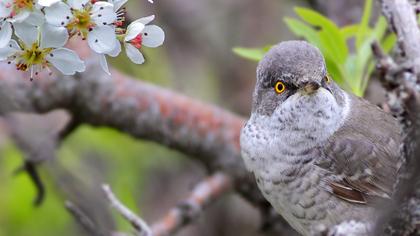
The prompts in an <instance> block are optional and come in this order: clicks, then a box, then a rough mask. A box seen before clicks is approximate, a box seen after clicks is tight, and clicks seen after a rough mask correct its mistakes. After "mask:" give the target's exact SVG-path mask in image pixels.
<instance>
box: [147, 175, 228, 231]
mask: <svg viewBox="0 0 420 236" xmlns="http://www.w3.org/2000/svg"><path fill="white" fill-rule="evenodd" d="M231 188H232V181H231V178H230V177H229V176H227V175H225V174H222V173H216V174H214V175H212V176H210V177H208V178H207V179H205V180H203V181H202V182H201V183H199V184H198V185H197V186H196V187H195V188H194V189H193V190H192V192H191V194H190V195H189V196H188V198H186V199H185V200H183V201H182V202H181V203H180V204H178V205H177V206H176V207H174V208H172V209H171V210H170V211H169V212H168V213H167V214H166V215H165V216H164V217H163V218H162V219H160V220H158V221H157V222H156V223H155V224H153V225H152V232H153V236H169V235H174V233H176V232H177V231H178V230H179V229H181V228H182V227H183V226H185V225H187V224H189V223H190V222H192V221H194V220H195V219H197V217H198V216H199V215H201V213H202V211H203V210H204V208H205V207H206V206H208V205H209V204H210V203H212V202H213V201H215V200H216V199H218V198H219V197H221V196H222V195H224V194H225V193H227V192H228V191H229V190H231Z"/></svg>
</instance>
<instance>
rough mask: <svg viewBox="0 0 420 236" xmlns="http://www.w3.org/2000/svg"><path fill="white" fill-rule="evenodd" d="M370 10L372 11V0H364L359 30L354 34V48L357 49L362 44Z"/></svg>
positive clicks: (366, 30) (367, 26)
mask: <svg viewBox="0 0 420 236" xmlns="http://www.w3.org/2000/svg"><path fill="white" fill-rule="evenodd" d="M371 12H372V0H366V1H365V6H364V8H363V15H362V19H361V21H360V24H359V31H358V33H357V35H356V49H359V48H360V47H361V46H362V44H363V41H364V39H365V38H366V35H367V32H368V29H369V19H370V14H371Z"/></svg>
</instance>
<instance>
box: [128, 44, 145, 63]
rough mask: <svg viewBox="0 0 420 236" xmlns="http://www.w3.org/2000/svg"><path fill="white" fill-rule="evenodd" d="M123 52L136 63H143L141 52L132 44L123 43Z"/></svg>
mask: <svg viewBox="0 0 420 236" xmlns="http://www.w3.org/2000/svg"><path fill="white" fill-rule="evenodd" d="M125 52H126V53H127V56H128V58H130V60H131V61H132V62H134V63H136V64H143V63H144V57H143V54H142V53H141V52H140V51H139V50H138V49H137V48H136V47H134V46H133V45H131V44H129V43H126V44H125Z"/></svg>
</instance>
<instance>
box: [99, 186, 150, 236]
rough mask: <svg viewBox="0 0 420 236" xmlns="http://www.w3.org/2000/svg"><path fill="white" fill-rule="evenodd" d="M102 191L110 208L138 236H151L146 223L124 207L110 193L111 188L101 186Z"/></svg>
mask: <svg viewBox="0 0 420 236" xmlns="http://www.w3.org/2000/svg"><path fill="white" fill-rule="evenodd" d="M102 190H103V191H104V193H105V195H106V197H107V199H108V201H109V202H110V203H111V206H112V207H114V208H115V209H116V210H117V211H118V212H119V213H120V214H121V215H122V216H123V217H124V218H125V219H126V220H128V221H129V222H130V224H131V225H132V226H133V227H134V229H135V230H136V231H137V232H138V234H139V235H140V236H152V235H153V234H152V231H151V230H150V227H149V226H148V225H147V223H146V222H145V221H144V220H142V219H141V218H140V217H139V216H137V215H136V214H135V213H134V212H132V211H131V210H130V209H129V208H128V207H126V206H125V205H124V204H123V203H121V201H120V200H118V198H117V197H116V196H115V194H114V193H113V192H112V190H111V187H110V186H109V185H107V184H103V185H102Z"/></svg>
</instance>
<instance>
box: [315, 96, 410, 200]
mask: <svg viewBox="0 0 420 236" xmlns="http://www.w3.org/2000/svg"><path fill="white" fill-rule="evenodd" d="M351 100H352V107H358V109H352V113H351V116H350V118H349V119H347V120H346V121H345V123H344V125H343V126H342V127H341V128H340V129H339V130H338V131H336V133H335V134H334V135H333V136H332V137H331V138H330V139H329V140H328V141H327V142H326V144H325V146H324V147H320V150H321V153H322V155H321V157H320V158H319V160H317V162H316V163H317V165H318V166H320V167H321V168H323V169H325V170H327V171H328V172H329V173H330V174H331V175H329V177H327V179H325V181H326V182H327V183H328V184H329V186H330V187H331V192H332V193H333V194H334V195H336V196H337V197H339V198H342V199H344V200H346V201H349V202H357V203H366V202H367V201H369V199H374V198H376V197H380V198H390V197H391V196H392V192H393V185H394V183H395V181H396V178H397V174H398V171H399V169H400V166H401V164H402V161H401V159H400V155H399V147H400V144H401V136H400V128H399V126H398V123H397V121H396V120H395V119H394V118H393V117H392V116H390V115H389V114H386V113H384V112H383V111H382V110H380V109H379V108H377V107H376V106H373V105H371V104H370V103H367V102H366V101H363V100H361V99H359V98H356V97H351ZM366 114H369V115H366Z"/></svg>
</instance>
